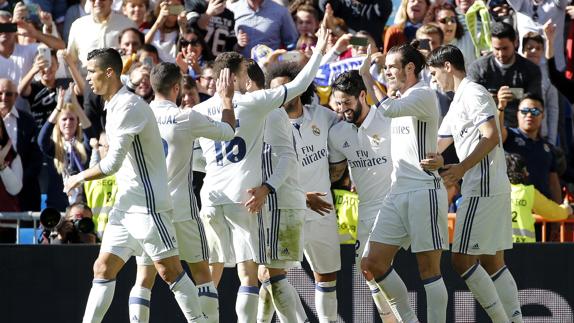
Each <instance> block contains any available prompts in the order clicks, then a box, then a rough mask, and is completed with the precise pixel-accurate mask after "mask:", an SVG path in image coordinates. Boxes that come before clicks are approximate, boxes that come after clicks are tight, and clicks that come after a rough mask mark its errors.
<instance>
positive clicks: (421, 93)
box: [379, 89, 438, 120]
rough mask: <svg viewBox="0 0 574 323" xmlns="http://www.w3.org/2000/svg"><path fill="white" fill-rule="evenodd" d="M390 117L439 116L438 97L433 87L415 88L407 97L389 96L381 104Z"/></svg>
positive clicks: (426, 117)
mask: <svg viewBox="0 0 574 323" xmlns="http://www.w3.org/2000/svg"><path fill="white" fill-rule="evenodd" d="M379 108H382V109H383V110H385V112H384V116H385V117H388V118H398V117H417V118H420V119H423V120H424V119H433V118H438V106H437V98H436V95H435V94H434V91H433V90H431V89H414V90H413V91H412V92H411V93H409V95H407V96H406V97H402V98H398V99H391V98H387V99H386V100H384V101H383V102H381V103H380V104H379Z"/></svg>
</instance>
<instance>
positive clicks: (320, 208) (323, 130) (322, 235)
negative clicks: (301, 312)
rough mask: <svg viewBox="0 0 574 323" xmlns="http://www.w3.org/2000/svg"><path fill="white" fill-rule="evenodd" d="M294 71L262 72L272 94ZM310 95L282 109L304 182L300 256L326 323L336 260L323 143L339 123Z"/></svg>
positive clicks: (333, 299) (333, 312) (286, 67)
mask: <svg viewBox="0 0 574 323" xmlns="http://www.w3.org/2000/svg"><path fill="white" fill-rule="evenodd" d="M299 71H300V68H299V67H298V65H297V64H295V63H287V64H278V65H275V66H272V67H271V68H270V70H268V71H267V81H268V84H269V86H270V87H271V88H276V87H278V86H281V85H283V84H286V83H288V82H291V81H292V80H293V79H295V77H296V76H297V74H298V73H299ZM313 92H314V87H313V86H310V87H309V88H308V89H307V90H306V91H305V92H304V93H303V94H302V95H300V96H298V97H296V98H294V99H293V100H291V101H289V102H287V103H285V104H284V105H283V108H284V109H285V111H286V112H287V115H288V116H289V119H290V121H291V123H292V125H293V128H292V130H293V132H294V138H295V141H296V143H297V145H296V147H297V157H298V162H299V178H301V179H304V180H303V181H300V184H301V186H302V189H303V191H304V192H306V202H307V207H306V212H305V226H304V233H303V237H304V253H305V257H306V258H307V261H308V262H309V264H310V265H311V269H312V270H313V273H314V276H315V282H316V283H315V307H316V309H317V316H318V318H319V322H321V323H328V322H334V321H336V320H337V287H336V286H337V272H338V271H339V270H340V269H341V255H340V243H339V234H338V228H337V217H336V215H335V212H334V211H333V206H332V204H331V203H332V201H333V197H332V196H331V189H330V188H331V181H330V178H329V159H328V155H329V154H328V149H327V138H328V134H329V129H331V127H332V126H333V125H334V124H335V123H337V122H338V121H339V118H338V117H337V115H336V114H335V113H334V112H333V111H331V110H330V109H327V108H325V107H323V106H320V105H316V104H312V97H313ZM262 290H263V289H262ZM260 296H261V293H260ZM260 306H261V303H260ZM260 312H261V311H260Z"/></svg>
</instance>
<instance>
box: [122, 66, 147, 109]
mask: <svg viewBox="0 0 574 323" xmlns="http://www.w3.org/2000/svg"><path fill="white" fill-rule="evenodd" d="M150 70H151V66H149V65H145V64H144V65H141V66H139V67H137V68H135V69H134V70H133V71H132V72H131V73H130V77H129V82H128V84H125V85H126V88H127V89H128V90H130V91H131V92H133V93H135V94H137V95H139V96H140V97H141V98H142V99H144V100H145V101H146V102H148V103H149V102H151V100H153V89H152V87H151V83H150V79H149V73H150Z"/></svg>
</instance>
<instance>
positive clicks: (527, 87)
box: [468, 22, 542, 128]
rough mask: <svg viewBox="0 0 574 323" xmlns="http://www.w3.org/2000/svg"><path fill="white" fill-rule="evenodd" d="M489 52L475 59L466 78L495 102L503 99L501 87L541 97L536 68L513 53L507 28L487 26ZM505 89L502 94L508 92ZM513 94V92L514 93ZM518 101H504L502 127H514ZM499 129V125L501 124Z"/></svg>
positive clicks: (511, 31) (512, 33)
mask: <svg viewBox="0 0 574 323" xmlns="http://www.w3.org/2000/svg"><path fill="white" fill-rule="evenodd" d="M491 33H492V37H491V39H492V47H493V52H492V53H490V54H488V55H486V56H483V57H481V58H479V59H478V60H476V61H475V62H474V63H473V64H471V65H470V67H469V69H468V78H469V79H470V80H471V81H473V82H476V83H478V84H480V85H482V86H484V87H485V88H486V89H488V91H489V92H490V93H492V94H493V96H495V100H496V98H498V99H500V96H501V95H503V94H502V93H501V92H500V91H501V87H503V86H506V87H508V88H521V89H523V93H526V92H528V93H531V94H533V95H535V96H537V97H542V85H541V84H542V76H541V74H540V68H539V67H538V66H537V65H535V64H534V63H532V62H530V61H529V60H527V59H526V58H524V57H522V56H520V55H517V53H516V47H515V42H516V32H515V31H514V29H513V28H512V26H511V25H509V24H507V23H504V22H495V23H493V24H492V25H491ZM508 88H506V90H505V91H506V92H509V90H508ZM516 93H517V92H516ZM520 99H521V98H519V97H512V98H510V97H507V98H506V103H505V104H506V113H505V119H504V125H506V126H508V127H512V128H516V127H517V126H518V123H517V119H516V116H517V112H518V111H517V110H518V102H519V101H520ZM501 125H503V124H501Z"/></svg>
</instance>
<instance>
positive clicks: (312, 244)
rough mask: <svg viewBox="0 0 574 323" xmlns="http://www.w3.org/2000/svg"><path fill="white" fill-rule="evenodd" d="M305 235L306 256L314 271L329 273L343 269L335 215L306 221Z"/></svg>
mask: <svg viewBox="0 0 574 323" xmlns="http://www.w3.org/2000/svg"><path fill="white" fill-rule="evenodd" d="M303 236H304V240H305V242H304V251H305V257H306V258H307V261H308V262H309V265H310V266H311V269H312V270H313V272H315V273H319V274H328V273H333V272H336V271H339V270H340V269H341V245H340V242H339V232H338V227H337V218H336V217H335V216H332V215H328V216H324V217H322V218H319V219H313V220H311V221H305V226H304V234H303Z"/></svg>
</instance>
